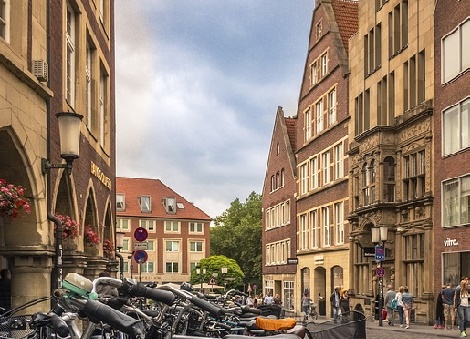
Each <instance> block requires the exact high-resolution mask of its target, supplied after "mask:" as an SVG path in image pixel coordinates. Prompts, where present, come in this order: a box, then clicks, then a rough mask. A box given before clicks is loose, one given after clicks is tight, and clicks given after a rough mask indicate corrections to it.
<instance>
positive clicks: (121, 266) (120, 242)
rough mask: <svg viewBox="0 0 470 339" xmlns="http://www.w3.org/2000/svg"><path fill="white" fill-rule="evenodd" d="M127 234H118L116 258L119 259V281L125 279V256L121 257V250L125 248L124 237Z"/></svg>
mask: <svg viewBox="0 0 470 339" xmlns="http://www.w3.org/2000/svg"><path fill="white" fill-rule="evenodd" d="M125 234H126V233H124V232H116V249H117V252H116V257H118V258H119V279H121V280H122V279H123V278H124V272H123V271H124V258H123V256H122V255H121V250H122V248H123V246H124V235H125Z"/></svg>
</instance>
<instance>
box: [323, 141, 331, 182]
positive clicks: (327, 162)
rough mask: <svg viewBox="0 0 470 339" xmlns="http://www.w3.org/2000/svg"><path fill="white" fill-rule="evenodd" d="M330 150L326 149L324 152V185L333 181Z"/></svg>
mask: <svg viewBox="0 0 470 339" xmlns="http://www.w3.org/2000/svg"><path fill="white" fill-rule="evenodd" d="M330 166H331V164H330V151H329V150H328V151H326V152H324V153H323V154H322V168H323V170H322V176H323V185H325V184H328V183H329V182H330V181H331V178H330Z"/></svg>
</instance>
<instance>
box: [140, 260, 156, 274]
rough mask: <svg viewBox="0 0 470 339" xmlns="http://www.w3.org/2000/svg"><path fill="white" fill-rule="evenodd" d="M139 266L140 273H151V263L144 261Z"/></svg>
mask: <svg viewBox="0 0 470 339" xmlns="http://www.w3.org/2000/svg"><path fill="white" fill-rule="evenodd" d="M139 266H140V271H141V272H142V273H153V261H146V262H144V263H143V264H140V265H139Z"/></svg>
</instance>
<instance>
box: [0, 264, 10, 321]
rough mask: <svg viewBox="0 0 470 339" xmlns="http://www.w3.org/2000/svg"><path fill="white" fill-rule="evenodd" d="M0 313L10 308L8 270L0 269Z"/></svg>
mask: <svg viewBox="0 0 470 339" xmlns="http://www.w3.org/2000/svg"><path fill="white" fill-rule="evenodd" d="M0 308H1V309H0V314H2V313H4V312H5V311H8V310H11V279H10V271H9V270H8V269H6V268H4V269H2V270H0Z"/></svg>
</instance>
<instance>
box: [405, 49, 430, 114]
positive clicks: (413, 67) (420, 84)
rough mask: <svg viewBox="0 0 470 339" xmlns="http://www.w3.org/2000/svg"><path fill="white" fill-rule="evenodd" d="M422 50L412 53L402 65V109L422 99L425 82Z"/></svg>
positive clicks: (411, 106) (420, 101)
mask: <svg viewBox="0 0 470 339" xmlns="http://www.w3.org/2000/svg"><path fill="white" fill-rule="evenodd" d="M425 62H426V61H425V56H424V51H422V52H420V53H419V54H418V55H417V56H415V55H413V56H412V57H411V58H410V59H409V60H408V61H406V62H405V63H404V65H403V110H404V111H406V110H408V109H411V108H413V107H415V106H416V105H418V104H420V103H422V102H423V101H424V99H425V98H424V95H425V93H424V86H425V85H424V82H425V73H426V71H425Z"/></svg>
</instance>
